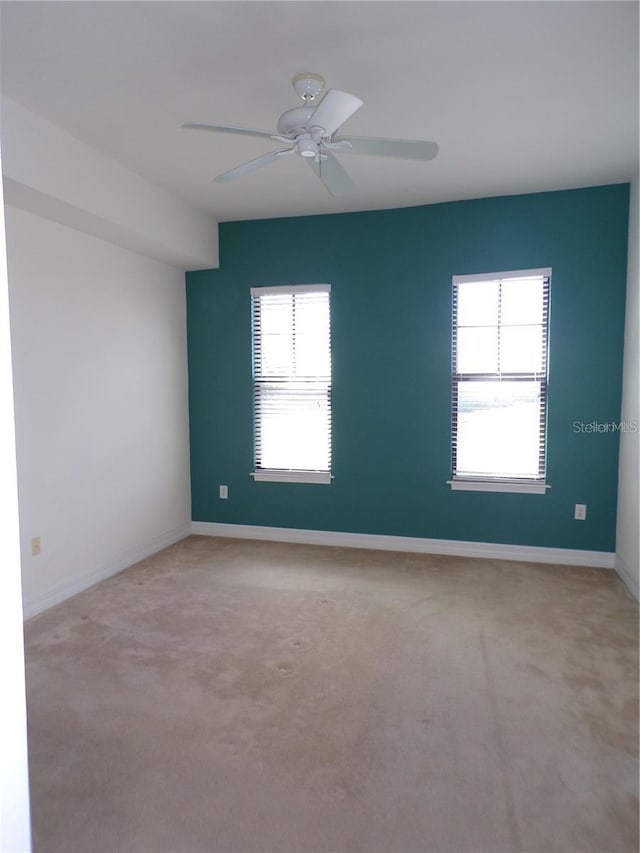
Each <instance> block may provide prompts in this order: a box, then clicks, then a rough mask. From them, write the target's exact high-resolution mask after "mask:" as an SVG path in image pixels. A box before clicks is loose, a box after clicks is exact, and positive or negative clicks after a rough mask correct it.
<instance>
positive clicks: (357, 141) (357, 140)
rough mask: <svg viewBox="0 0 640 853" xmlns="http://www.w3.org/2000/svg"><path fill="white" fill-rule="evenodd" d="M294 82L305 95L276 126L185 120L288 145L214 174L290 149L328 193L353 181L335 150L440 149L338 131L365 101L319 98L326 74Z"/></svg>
mask: <svg viewBox="0 0 640 853" xmlns="http://www.w3.org/2000/svg"><path fill="white" fill-rule="evenodd" d="M292 83H293V88H294V89H295V91H296V92H297V93H298V95H299V96H300V97H301V98H302V100H303V101H304V104H303V106H301V107H294V108H293V109H291V110H287V111H286V112H285V113H283V114H282V115H281V116H280V118H279V119H278V124H277V128H278V129H277V131H276V132H272V131H269V130H252V129H250V128H244V127H229V126H227V125H221V124H194V123H188V124H183V125H182V127H183V128H185V129H186V130H206V131H210V132H213V133H235V134H242V135H244V136H260V137H264V138H266V139H272V140H273V141H274V142H280V143H283V144H284V145H286V146H287V147H286V148H279V149H277V150H276V151H269V152H268V153H267V154H263V155H262V156H261V157H256V158H255V160H249V162H248V163H243V164H242V165H241V166H236V167H235V168H234V169H230V170H229V171H228V172H223V173H222V174H221V175H218V176H217V177H216V178H215V179H214V180H216V181H221V182H223V181H232V180H234V179H235V178H241V177H242V176H243V175H247V174H248V173H249V172H253V171H254V169H259V168H260V167H262V166H266V165H267V163H272V162H274V161H275V160H280V159H281V158H283V157H287V156H289V155H290V154H294V153H296V154H298V155H299V156H300V157H304V159H305V160H306V162H307V163H308V164H309V166H310V167H311V168H312V169H313V171H314V172H315V173H316V175H317V176H318V177H319V178H320V180H321V181H322V183H323V184H324V186H325V187H326V188H327V190H328V191H329V192H330V193H331V195H334V196H338V195H344V194H345V193H348V192H351V191H352V190H354V189H355V184H354V183H353V181H352V180H351V178H350V177H349V175H348V174H347V173H346V172H345V170H344V169H343V168H342V165H341V164H340V163H339V162H338V160H337V159H336V157H335V156H334V154H333V152H334V151H335V152H336V153H339V154H369V155H374V156H376V157H401V158H405V159H409V160H433V158H434V157H435V156H436V154H437V153H438V146H437V144H436V143H435V142H422V141H420V140H414V139H384V138H382V137H376V136H339V137H336V136H335V134H336V132H337V131H338V129H339V128H340V127H341V126H342V125H343V124H344V123H345V122H346V121H347V119H348V118H350V117H351V116H352V115H353V114H354V113H355V112H356V110H358V109H360V107H361V106H362V104H363V101H361V100H360V98H357V97H356V96H355V95H350V94H349V93H348V92H341V91H340V90H339V89H330V90H329V91H328V92H327V93H326V95H325V96H324V97H323V98H322V99H321V100H320V101H318V98H319V95H320V94H321V92H322V91H323V89H324V79H323V78H322V77H320V75H319V74H308V73H305V74H298V75H297V76H296V77H294V78H293V80H292Z"/></svg>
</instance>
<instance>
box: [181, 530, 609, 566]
mask: <svg viewBox="0 0 640 853" xmlns="http://www.w3.org/2000/svg"><path fill="white" fill-rule="evenodd" d="M191 532H192V533H193V534H196V535H199V536H222V537H230V538H232V539H260V540H263V541H266V542H295V543H301V544H307V545H333V546H338V547H340V548H367V549H371V550H377V551H410V552H413V553H418V554H443V555H451V556H454V557H481V558H483V559H489V560H514V561H517V562H526V563H552V564H556V565H563V566H589V567H592V568H600V569H613V567H614V561H615V554H613V553H609V552H608V551H578V550H573V549H570V548H539V547H536V546H532V545H503V544H499V543H491V542H464V541H459V540H456V539H420V538H418V537H413V536H380V535H377V534H369V533H339V532H336V531H330V530H298V529H297V528H290V527H259V526H257V525H249V524H220V523H218V522H210V521H193V522H192V523H191Z"/></svg>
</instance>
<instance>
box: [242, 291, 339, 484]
mask: <svg viewBox="0 0 640 853" xmlns="http://www.w3.org/2000/svg"><path fill="white" fill-rule="evenodd" d="M304 293H326V294H327V300H328V306H329V338H328V350H329V351H328V355H329V375H328V377H327V378H326V381H327V383H328V388H327V402H328V415H327V417H328V442H329V446H328V454H329V467H328V469H326V470H325V469H302V468H263V467H261V466H260V465H259V464H258V463H259V433H260V427H259V416H260V410H259V404H258V401H259V399H260V393H259V387H260V384H261V383H264V384H268V383H269V379H267V378H265V377H258V376H257V375H256V363H257V360H258V353H259V344H257V343H256V332H258V331H259V328H260V326H259V320H256V306H259V302H258V301H257V300H259V299H260V297H262V296H268V295H270V294H278V295H296V294H304ZM250 294H251V362H252V364H251V372H252V389H253V459H254V470H253V471H252V472H251V473H250V476H251V477H253V480H254V482H256V483H312V484H313V483H315V484H321V485H329V484H330V483H331V481H332V480H333V474H332V468H331V465H332V400H331V392H332V366H331V285H330V284H328V283H322V284H295V285H275V286H267V287H252V288H251V291H250ZM323 381H325V380H323ZM271 382H273V379H272V380H271Z"/></svg>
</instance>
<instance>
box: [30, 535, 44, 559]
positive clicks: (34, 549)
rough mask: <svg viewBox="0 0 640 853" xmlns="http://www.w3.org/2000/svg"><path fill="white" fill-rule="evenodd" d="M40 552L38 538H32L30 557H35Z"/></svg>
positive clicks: (40, 546) (40, 545) (40, 544)
mask: <svg viewBox="0 0 640 853" xmlns="http://www.w3.org/2000/svg"><path fill="white" fill-rule="evenodd" d="M41 550H42V543H41V542H40V537H39V536H34V537H33V538H32V539H31V556H32V557H37V556H38V554H39V553H40V551H41Z"/></svg>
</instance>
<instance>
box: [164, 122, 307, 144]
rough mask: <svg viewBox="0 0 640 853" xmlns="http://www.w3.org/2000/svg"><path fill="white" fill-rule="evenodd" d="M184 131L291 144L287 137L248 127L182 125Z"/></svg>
mask: <svg viewBox="0 0 640 853" xmlns="http://www.w3.org/2000/svg"><path fill="white" fill-rule="evenodd" d="M180 126H181V127H182V129H183V130H208V131H210V132H212V133H236V134H241V135H242V136H261V137H263V138H266V139H275V140H276V142H291V140H290V139H289V138H288V137H287V136H281V135H280V134H278V133H272V132H271V131H269V130H252V129H251V128H248V127H230V126H228V125H225V124H194V123H193V122H190V123H188V124H183V125H180Z"/></svg>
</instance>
